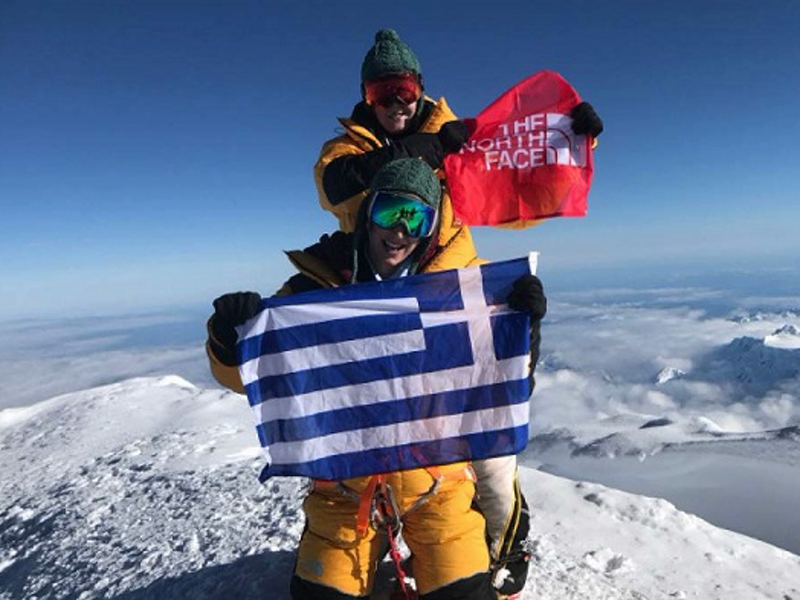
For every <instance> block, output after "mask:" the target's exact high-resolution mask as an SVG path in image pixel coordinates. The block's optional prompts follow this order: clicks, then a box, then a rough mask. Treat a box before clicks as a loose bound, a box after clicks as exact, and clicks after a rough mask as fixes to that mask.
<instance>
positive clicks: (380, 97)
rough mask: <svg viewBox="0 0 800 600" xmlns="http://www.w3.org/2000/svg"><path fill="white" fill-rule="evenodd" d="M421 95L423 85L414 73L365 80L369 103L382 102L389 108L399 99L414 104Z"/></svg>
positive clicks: (365, 93)
mask: <svg viewBox="0 0 800 600" xmlns="http://www.w3.org/2000/svg"><path fill="white" fill-rule="evenodd" d="M421 97H422V86H421V85H420V83H419V78H418V77H417V76H416V75H414V74H413V73H402V74H400V75H389V76H387V77H381V78H380V79H374V80H372V81H366V82H364V99H365V100H366V101H367V104H380V105H381V106H383V107H384V108H389V107H390V106H391V105H392V104H394V103H395V101H396V100H397V99H399V100H400V101H401V102H402V103H403V104H413V103H414V102H416V101H417V100H419V99H420V98H421Z"/></svg>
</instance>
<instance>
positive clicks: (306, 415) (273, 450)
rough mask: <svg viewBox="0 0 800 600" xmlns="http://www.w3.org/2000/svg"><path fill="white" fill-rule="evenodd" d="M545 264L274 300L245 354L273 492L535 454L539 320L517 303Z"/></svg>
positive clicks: (247, 338)
mask: <svg viewBox="0 0 800 600" xmlns="http://www.w3.org/2000/svg"><path fill="white" fill-rule="evenodd" d="M537 258H538V254H537V253H531V255H530V256H529V257H527V258H520V259H516V260H510V261H504V262H496V263H491V264H487V265H482V266H480V267H471V268H465V269H453V270H450V271H441V272H437V273H429V274H422V275H415V276H411V277H403V278H398V279H390V280H386V281H380V282H372V283H363V284H358V285H349V286H343V287H340V288H334V289H324V290H317V291H312V292H306V293H302V294H296V295H293V296H286V297H281V298H267V299H264V300H263V301H262V310H261V312H260V313H259V314H257V315H256V316H255V317H253V318H252V319H251V320H250V321H248V322H247V323H245V324H244V325H242V326H241V327H240V328H239V343H238V347H237V351H238V356H239V372H240V373H241V376H242V382H243V383H244V386H245V390H246V392H247V398H248V401H249V403H250V407H251V408H252V411H253V414H254V416H255V422H256V431H257V432H258V437H259V440H260V442H261V446H262V447H263V448H264V450H265V452H266V455H267V465H266V467H265V468H264V470H263V471H262V473H261V479H262V481H263V480H265V479H267V478H268V477H271V476H273V475H298V476H305V477H313V478H315V479H329V480H335V479H346V478H348V477H356V476H361V475H372V474H377V473H387V472H391V471H398V470H404V469H412V468H417V467H424V466H430V465H437V464H447V463H452V462H458V461H462V460H472V459H480V458H489V457H493V456H501V455H506V454H515V453H518V452H520V451H521V450H523V449H524V447H525V445H526V443H527V441H528V418H529V408H528V397H529V396H530V392H531V390H530V383H529V380H528V374H529V362H530V360H529V356H528V353H529V345H530V339H529V317H528V316H527V315H526V314H524V313H520V312H516V311H513V310H511V309H509V308H508V306H507V305H506V304H505V300H506V297H507V296H508V293H509V291H510V290H511V285H512V283H513V282H514V280H516V279H517V278H518V277H520V276H522V275H525V274H528V273H534V272H535V271H536V262H537Z"/></svg>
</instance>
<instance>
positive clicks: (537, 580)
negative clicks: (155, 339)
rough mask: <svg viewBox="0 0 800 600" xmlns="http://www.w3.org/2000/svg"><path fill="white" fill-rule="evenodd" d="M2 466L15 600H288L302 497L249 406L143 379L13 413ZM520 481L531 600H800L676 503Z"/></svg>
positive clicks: (531, 474)
mask: <svg viewBox="0 0 800 600" xmlns="http://www.w3.org/2000/svg"><path fill="white" fill-rule="evenodd" d="M0 459H1V460H0V498H2V501H1V502H0V598H4V599H6V598H33V597H37V598H83V599H89V598H112V597H113V598H117V599H120V598H122V599H136V600H140V599H144V598H180V597H191V598H193V599H210V598H232V597H242V598H245V597H246V598H274V599H277V600H282V599H285V598H288V593H287V589H288V581H289V576H290V573H291V568H292V561H293V550H294V547H295V544H296V542H297V539H298V537H299V535H300V532H301V530H302V525H303V521H302V516H301V511H300V502H301V498H302V495H303V490H304V482H303V481H302V480H298V479H274V480H270V481H269V482H267V484H266V485H264V486H261V485H260V484H259V483H258V481H257V478H256V476H257V472H258V470H259V467H260V465H261V457H260V454H259V450H258V448H257V442H256V436H255V432H254V430H253V427H252V423H251V422H250V413H249V410H248V408H247V406H246V404H245V401H244V400H243V399H242V398H241V397H239V396H236V395H234V394H231V393H228V392H223V391H220V390H204V389H199V388H196V387H194V386H193V385H192V384H190V383H188V382H187V381H185V380H182V379H180V378H178V377H162V378H140V379H133V380H128V381H124V382H122V383H118V384H113V385H109V386H104V387H100V388H94V389H89V390H85V391H82V392H76V393H72V394H68V395H64V396H60V397H57V398H54V399H52V400H48V401H45V402H42V403H39V404H35V405H32V406H29V407H26V408H20V409H9V410H6V411H2V412H0ZM521 478H522V484H523V487H524V489H525V492H526V495H527V497H528V499H529V501H530V503H531V508H532V511H533V533H532V538H531V541H532V546H533V549H534V563H533V565H532V576H531V580H530V581H529V584H528V587H527V588H526V593H525V598H531V599H533V598H536V599H556V598H558V599H565V598H592V599H593V600H601V599H617V598H619V599H623V598H624V599H644V598H648V599H659V598H664V599H669V598H701V599H704V600H710V599H715V598H719V599H723V598H724V599H725V600H731V599H741V600H756V599H759V598H771V599H772V598H774V599H776V600H787V599H793V600H797V599H798V598H800V557H798V556H796V555H794V554H791V553H789V552H786V551H783V550H779V549H777V548H775V547H773V546H770V545H767V544H765V543H763V542H759V541H756V540H753V539H750V538H747V537H745V536H742V535H739V534H735V533H732V532H730V531H726V530H722V529H718V528H715V527H713V526H711V525H709V524H708V523H706V522H704V521H702V520H701V519H699V518H697V517H694V516H691V515H688V514H685V513H683V512H681V511H678V510H676V509H675V507H674V506H672V505H671V504H670V503H668V502H666V501H664V500H657V499H652V498H646V497H642V496H636V495H631V494H627V493H624V492H620V491H615V490H612V489H608V488H605V487H603V486H601V485H597V484H589V483H579V482H574V481H570V480H567V479H562V478H559V477H556V476H553V475H548V474H546V473H544V472H542V471H539V470H536V469H534V468H523V469H522V474H521ZM773 483H774V485H776V486H779V485H780V484H781V482H780V481H775V482H773Z"/></svg>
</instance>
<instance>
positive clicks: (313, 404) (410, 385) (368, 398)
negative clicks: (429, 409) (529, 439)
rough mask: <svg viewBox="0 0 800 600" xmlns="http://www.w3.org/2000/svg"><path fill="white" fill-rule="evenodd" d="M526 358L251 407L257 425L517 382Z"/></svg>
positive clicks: (326, 390)
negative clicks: (399, 399) (337, 410)
mask: <svg viewBox="0 0 800 600" xmlns="http://www.w3.org/2000/svg"><path fill="white" fill-rule="evenodd" d="M529 362H530V357H529V356H515V357H513V358H507V359H504V360H498V361H494V360H493V361H491V362H488V363H486V364H484V363H481V364H480V365H478V366H476V365H466V366H463V367H455V368H450V369H447V370H446V371H435V372H433V373H421V374H418V375H407V376H405V377H399V378H394V379H382V380H379V381H371V382H369V383H361V384H358V385H350V386H345V387H339V388H328V389H325V390H319V391H316V392H310V393H308V394H299V395H296V396H291V397H287V398H276V399H273V400H267V401H266V402H263V403H261V404H256V405H255V406H253V407H252V408H253V414H254V417H255V420H256V424H261V423H266V422H268V421H275V420H282V419H296V418H300V417H307V416H310V415H314V414H317V413H323V412H327V411H330V410H335V409H337V408H346V407H353V406H366V405H370V404H377V403H380V402H392V401H394V400H397V399H398V398H414V397H417V396H429V395H432V394H440V393H443V392H452V391H456V390H467V389H470V388H473V387H478V386H483V385H492V384H495V383H505V382H507V381H516V380H518V379H520V377H525V373H526V372H527V368H528V363H529Z"/></svg>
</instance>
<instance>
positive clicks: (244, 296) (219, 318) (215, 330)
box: [209, 292, 261, 367]
mask: <svg viewBox="0 0 800 600" xmlns="http://www.w3.org/2000/svg"><path fill="white" fill-rule="evenodd" d="M260 306H261V296H260V295H259V294H256V293H255V292H235V293H233V294H225V295H224V296H220V297H219V298H217V299H216V300H214V314H213V315H212V316H211V321H210V326H211V338H210V339H209V341H210V342H211V345H212V347H213V349H214V354H215V355H216V357H217V358H218V359H219V361H220V362H221V363H222V364H224V365H228V366H231V367H232V366H235V365H236V342H237V341H238V338H239V336H238V334H237V333H236V326H237V325H241V324H242V323H244V322H245V321H247V320H248V319H250V318H252V317H254V316H255V315H256V314H257V313H258V311H259V310H260Z"/></svg>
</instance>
